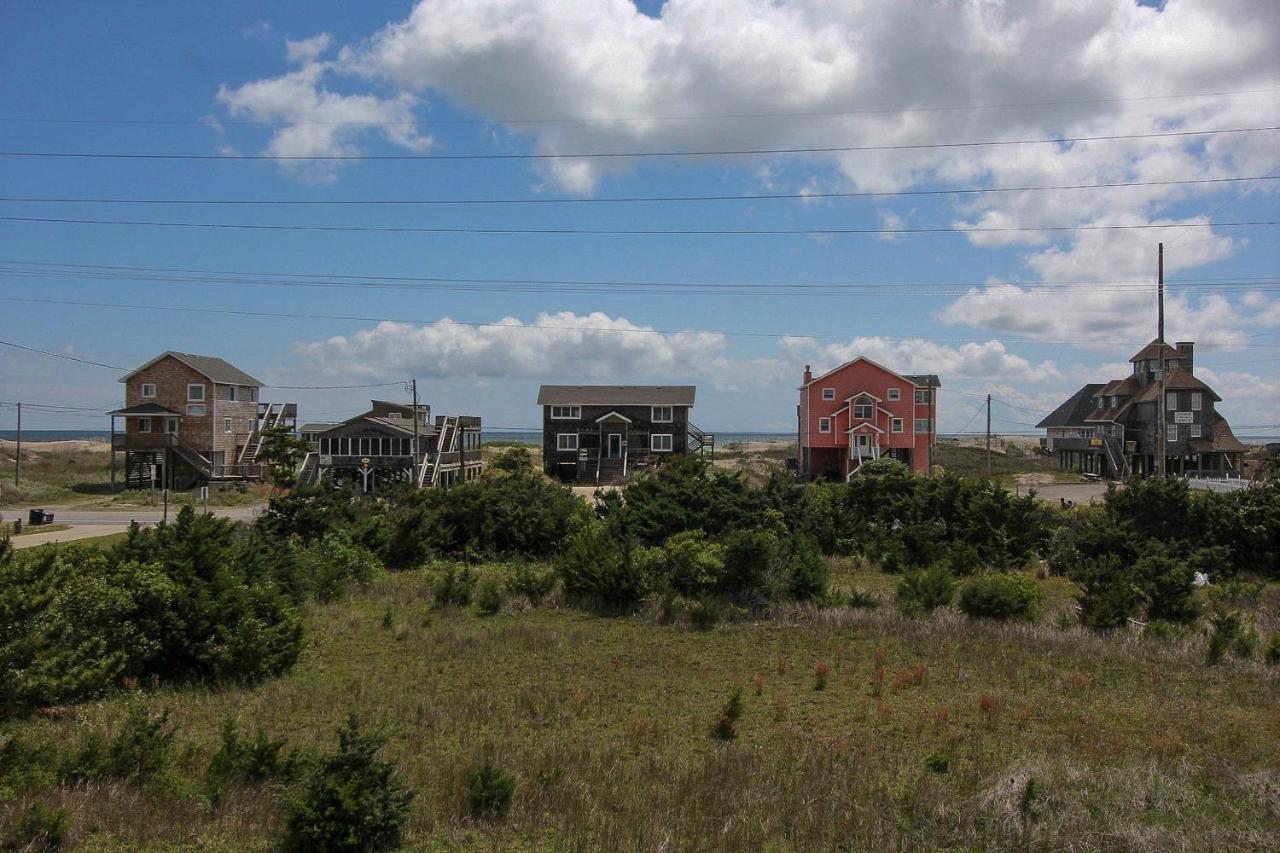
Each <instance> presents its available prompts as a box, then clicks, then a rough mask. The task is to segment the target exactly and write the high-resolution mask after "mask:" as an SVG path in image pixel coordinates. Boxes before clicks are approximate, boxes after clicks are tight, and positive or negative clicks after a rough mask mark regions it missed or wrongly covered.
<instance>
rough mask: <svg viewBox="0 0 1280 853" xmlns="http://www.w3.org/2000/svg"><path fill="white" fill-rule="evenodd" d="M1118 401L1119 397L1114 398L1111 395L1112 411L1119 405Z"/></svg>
mask: <svg viewBox="0 0 1280 853" xmlns="http://www.w3.org/2000/svg"><path fill="white" fill-rule="evenodd" d="M1119 401H1120V398H1119V397H1116V396H1114V395H1112V397H1111V408H1113V409H1114V408H1115V407H1116V406H1117V405H1118V404H1119Z"/></svg>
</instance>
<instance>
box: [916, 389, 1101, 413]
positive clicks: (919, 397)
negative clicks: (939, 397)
mask: <svg viewBox="0 0 1280 853" xmlns="http://www.w3.org/2000/svg"><path fill="white" fill-rule="evenodd" d="M928 402H929V391H928V389H927V388H917V389H916V405H917V406H923V405H925V404H927V403H928ZM1099 408H1101V406H1099Z"/></svg>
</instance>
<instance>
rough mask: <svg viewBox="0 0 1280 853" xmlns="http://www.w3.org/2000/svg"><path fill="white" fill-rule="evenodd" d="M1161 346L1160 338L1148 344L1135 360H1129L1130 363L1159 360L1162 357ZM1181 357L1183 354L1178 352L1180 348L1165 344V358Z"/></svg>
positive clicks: (1137, 353) (1136, 354)
mask: <svg viewBox="0 0 1280 853" xmlns="http://www.w3.org/2000/svg"><path fill="white" fill-rule="evenodd" d="M1160 346H1161V344H1160V339H1159V338H1156V339H1155V340H1153V341H1152V342H1151V343H1149V344H1147V345H1146V346H1145V347H1143V348H1142V349H1140V350H1138V351H1137V352H1136V353H1135V354H1134V356H1133V358H1131V359H1129V361H1131V362H1132V361H1146V360H1147V359H1149V358H1159V357H1160ZM1179 355H1181V353H1179V352H1178V348H1177V347H1175V346H1171V345H1170V344H1167V343H1166V344H1164V357H1165V358H1177V357H1178V356H1179Z"/></svg>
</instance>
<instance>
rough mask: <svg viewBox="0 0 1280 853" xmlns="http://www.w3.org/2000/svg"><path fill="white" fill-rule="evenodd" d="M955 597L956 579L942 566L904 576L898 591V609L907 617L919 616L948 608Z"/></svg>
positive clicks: (899, 583)
mask: <svg viewBox="0 0 1280 853" xmlns="http://www.w3.org/2000/svg"><path fill="white" fill-rule="evenodd" d="M955 595H956V582H955V579H954V578H952V577H951V574H950V572H948V571H947V570H946V569H945V568H943V567H942V566H936V567H934V568H932V569H929V570H928V571H925V572H912V573H911V574H908V575H905V576H903V578H902V580H901V581H899V582H898V588H897V591H896V597H897V600H898V609H899V610H901V611H902V613H903V614H904V615H906V616H918V615H920V614H922V613H931V612H932V611H934V610H937V609H938V608H939V607H946V606H947V605H948V604H950V603H951V600H952V599H953V598H955Z"/></svg>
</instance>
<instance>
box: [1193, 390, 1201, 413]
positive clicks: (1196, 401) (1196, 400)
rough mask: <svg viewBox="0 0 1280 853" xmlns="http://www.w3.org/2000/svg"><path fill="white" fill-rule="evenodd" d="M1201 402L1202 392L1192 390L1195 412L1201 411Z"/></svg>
mask: <svg viewBox="0 0 1280 853" xmlns="http://www.w3.org/2000/svg"><path fill="white" fill-rule="evenodd" d="M1200 403H1201V399H1200V392H1199V391H1192V392H1191V411H1193V412H1198V411H1200Z"/></svg>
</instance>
